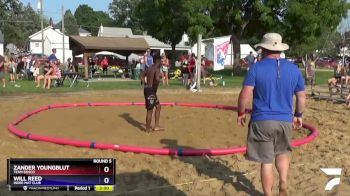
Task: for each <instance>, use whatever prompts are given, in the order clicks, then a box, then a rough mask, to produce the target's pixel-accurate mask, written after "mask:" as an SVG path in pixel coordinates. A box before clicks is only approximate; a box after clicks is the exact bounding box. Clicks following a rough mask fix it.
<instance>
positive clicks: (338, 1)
mask: <svg viewBox="0 0 350 196" xmlns="http://www.w3.org/2000/svg"><path fill="white" fill-rule="evenodd" d="M286 6H287V8H288V9H287V11H285V13H284V15H283V19H284V20H283V21H282V22H281V23H280V26H281V29H282V33H283V35H284V37H285V41H286V42H287V43H288V44H289V45H290V50H289V51H288V52H289V54H291V55H295V56H305V55H307V54H310V53H313V52H314V51H315V50H316V49H321V48H322V46H323V45H324V44H323V43H324V41H325V40H324V38H326V37H327V35H331V34H334V32H335V30H336V29H337V27H338V25H339V24H340V22H341V20H342V18H344V17H346V16H347V10H348V9H349V4H348V3H346V0H309V1H303V0H290V1H288V3H287V5H286Z"/></svg>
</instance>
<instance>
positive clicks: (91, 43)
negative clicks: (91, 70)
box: [69, 36, 149, 79]
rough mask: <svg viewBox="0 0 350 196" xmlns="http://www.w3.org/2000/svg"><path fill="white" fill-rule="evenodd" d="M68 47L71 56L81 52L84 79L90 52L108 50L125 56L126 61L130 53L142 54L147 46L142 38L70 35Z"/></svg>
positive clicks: (86, 75)
mask: <svg viewBox="0 0 350 196" xmlns="http://www.w3.org/2000/svg"><path fill="white" fill-rule="evenodd" d="M69 47H70V49H71V50H72V53H73V54H72V55H73V57H75V56H76V55H78V54H83V62H84V65H85V71H84V72H85V73H84V75H85V79H87V78H88V60H87V59H88V56H89V55H91V54H92V53H97V52H101V51H105V50H108V51H110V52H115V53H118V54H121V55H123V56H126V61H128V56H129V55H130V54H131V53H141V54H143V53H144V52H145V51H146V49H147V48H148V47H149V46H148V44H147V42H146V40H145V39H144V38H129V37H83V36H70V37H69ZM73 64H75V59H73Z"/></svg>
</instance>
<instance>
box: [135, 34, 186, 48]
mask: <svg viewBox="0 0 350 196" xmlns="http://www.w3.org/2000/svg"><path fill="white" fill-rule="evenodd" d="M129 37H132V38H144V39H145V40H146V42H147V44H148V45H149V47H150V48H171V45H169V44H166V43H164V42H161V41H159V40H158V39H156V38H154V37H152V36H150V35H132V36H129ZM176 48H184V49H190V48H191V46H187V45H185V43H182V42H180V43H179V44H177V45H176Z"/></svg>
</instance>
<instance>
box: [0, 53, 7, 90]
mask: <svg viewBox="0 0 350 196" xmlns="http://www.w3.org/2000/svg"><path fill="white" fill-rule="evenodd" d="M0 79H1V80H2V87H3V88H5V87H6V79H5V58H4V57H3V56H1V55H0Z"/></svg>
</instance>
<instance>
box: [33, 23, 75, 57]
mask: <svg viewBox="0 0 350 196" xmlns="http://www.w3.org/2000/svg"><path fill="white" fill-rule="evenodd" d="M43 32H44V55H46V56H49V55H50V54H51V53H52V49H53V48H56V57H57V58H58V59H60V61H61V62H66V61H67V59H68V58H72V51H71V50H69V37H68V36H66V35H64V51H65V53H64V54H65V55H64V59H63V34H62V33H61V32H60V30H58V29H53V27H52V26H48V27H46V28H45V29H44V30H43ZM41 38H42V37H41V31H39V32H36V33H34V34H33V35H31V36H29V40H30V44H29V49H30V52H31V53H32V54H41V52H42V43H41Z"/></svg>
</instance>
